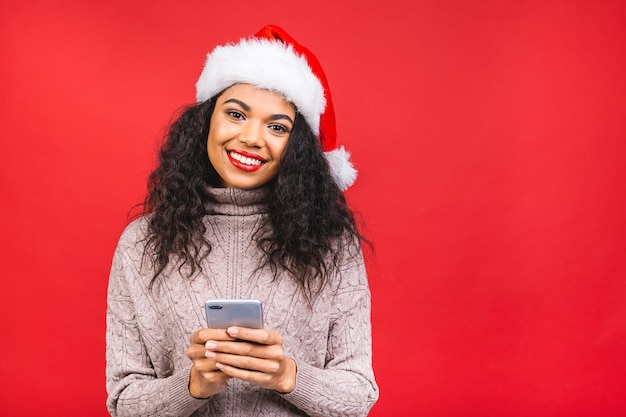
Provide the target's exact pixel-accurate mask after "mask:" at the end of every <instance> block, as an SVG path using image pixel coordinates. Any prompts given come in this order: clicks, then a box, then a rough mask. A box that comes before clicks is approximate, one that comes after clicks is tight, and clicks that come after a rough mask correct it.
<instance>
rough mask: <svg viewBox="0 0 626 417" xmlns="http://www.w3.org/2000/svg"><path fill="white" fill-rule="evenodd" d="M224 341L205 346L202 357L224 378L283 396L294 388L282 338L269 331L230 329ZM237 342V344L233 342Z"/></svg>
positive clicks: (292, 370) (291, 364)
mask: <svg viewBox="0 0 626 417" xmlns="http://www.w3.org/2000/svg"><path fill="white" fill-rule="evenodd" d="M226 334H227V335H228V336H230V340H225V338H223V337H222V338H215V339H210V340H208V341H207V342H206V343H205V348H206V352H205V355H206V357H207V358H208V359H209V360H214V361H215V367H216V368H217V369H219V370H221V371H222V373H224V374H225V375H227V376H228V377H232V378H238V379H241V380H243V381H250V382H254V383H256V384H258V385H259V386H261V387H262V388H266V389H273V390H276V391H279V392H282V393H288V392H291V391H293V390H294V388H295V386H296V362H295V361H294V360H293V359H291V358H288V357H286V356H285V352H284V349H283V337H282V335H281V334H280V333H278V332H276V331H273V330H268V329H247V328H243V327H229V328H228V329H227V330H226ZM234 339H237V341H233V340H234Z"/></svg>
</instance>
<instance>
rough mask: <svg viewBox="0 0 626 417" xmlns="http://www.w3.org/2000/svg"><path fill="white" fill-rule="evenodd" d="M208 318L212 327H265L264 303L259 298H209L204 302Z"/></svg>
mask: <svg viewBox="0 0 626 417" xmlns="http://www.w3.org/2000/svg"><path fill="white" fill-rule="evenodd" d="M204 310H205V312H206V320H207V323H208V326H207V327H209V328H211V329H226V328H228V327H230V326H239V327H248V328H250V329H262V328H263V304H262V303H261V301H259V300H239V299H228V300H226V299H224V300H207V301H206V302H205V303H204Z"/></svg>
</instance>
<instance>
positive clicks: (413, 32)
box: [0, 0, 626, 416]
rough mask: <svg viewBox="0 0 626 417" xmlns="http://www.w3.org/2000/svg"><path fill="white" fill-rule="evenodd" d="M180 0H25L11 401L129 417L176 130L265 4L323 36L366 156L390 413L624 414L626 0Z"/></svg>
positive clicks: (1, 235) (11, 265)
mask: <svg viewBox="0 0 626 417" xmlns="http://www.w3.org/2000/svg"><path fill="white" fill-rule="evenodd" d="M182 4H183V2H164V1H154V0H152V1H121V0H114V1H107V2H87V1H84V2H79V1H64V2H52V1H49V2H44V1H33V2H21V1H6V0H3V1H2V2H1V5H0V88H1V90H0V91H1V94H0V110H1V117H2V123H1V124H0V196H1V197H0V208H1V215H0V244H1V247H0V254H1V255H0V256H1V257H2V258H1V271H2V272H1V273H2V279H1V281H0V282H1V283H2V284H1V285H2V289H1V291H0V309H1V311H0V329H2V342H1V343H0V373H1V378H0V380H1V381H2V382H1V384H2V386H1V389H0V392H1V394H0V414H1V415H3V416H18V415H19V416H29V415H49V416H56V415H64V416H84V415H90V416H97V415H106V410H105V406H104V401H105V396H106V393H105V389H104V366H105V364H104V331H105V325H104V314H105V307H106V285H107V278H108V269H109V266H110V260H111V256H112V253H113V249H114V246H115V244H116V241H117V238H118V236H119V234H120V233H121V231H122V229H123V227H124V225H125V223H126V220H127V217H126V216H127V213H128V210H129V209H130V208H131V206H132V205H133V204H134V203H137V202H138V201H139V200H140V199H141V197H142V193H143V190H144V182H145V178H146V175H147V173H148V172H149V169H150V167H151V166H152V163H153V159H154V156H155V140H156V138H157V137H158V135H159V134H160V132H161V130H162V128H163V127H164V126H165V125H166V123H167V121H168V119H169V117H170V115H171V114H172V113H173V112H174V111H175V110H176V109H177V108H178V107H179V106H181V105H182V104H186V103H189V102H191V101H193V98H194V83H195V80H196V78H197V76H198V75H199V72H200V69H201V65H202V63H203V61H204V56H205V53H206V52H207V51H208V50H209V49H210V48H211V47H212V46H214V45H216V44H218V43H222V42H225V41H228V40H235V39H237V38H239V37H240V36H243V35H246V34H250V33H253V32H254V31H256V30H257V29H258V28H260V27H261V26H262V25H263V24H265V23H277V24H280V25H282V26H284V27H285V28H286V29H287V30H288V31H290V32H291V33H292V34H293V35H294V36H295V37H296V38H297V39H299V40H300V41H301V42H302V43H304V44H306V45H307V46H309V47H310V48H311V49H312V50H313V51H315V52H316V53H317V55H318V57H319V58H320V60H321V61H322V63H323V64H324V66H325V68H326V71H327V74H328V77H329V79H330V82H331V86H332V89H333V94H334V101H335V106H336V111H337V117H338V123H339V126H338V129H339V135H340V140H341V142H342V143H343V144H345V145H346V146H347V147H348V148H349V149H350V150H351V151H352V153H353V158H354V160H355V161H356V163H357V164H358V168H359V170H360V177H359V180H358V181H357V183H356V185H355V186H354V187H353V188H352V189H351V190H349V192H348V197H349V199H350V201H351V202H352V203H353V204H354V207H355V208H357V209H358V210H359V211H360V212H361V213H362V214H363V217H364V218H365V220H366V222H367V229H366V233H367V234H368V235H369V236H370V237H371V238H372V240H374V242H375V243H376V248H377V251H376V257H375V259H372V258H369V259H368V264H369V270H370V282H371V287H372V292H373V326H374V354H375V357H374V361H375V363H374V365H375V370H376V374H377V378H378V382H379V384H380V388H381V396H380V400H379V402H378V403H377V405H376V406H375V408H374V410H373V412H372V413H371V415H372V416H409V415H410V416H412V415H426V416H474V415H475V416H487V415H493V416H590V415H593V416H618V415H620V416H622V415H626V395H624V392H625V388H626V359H625V355H624V352H625V351H626V280H625V278H626V261H625V256H624V254H625V252H626V239H625V236H626V220H625V218H626V216H625V215H624V214H625V210H624V201H625V199H626V186H625V185H624V184H625V181H624V180H626V175H625V169H624V164H625V162H626V158H625V155H626V123H625V120H626V117H625V114H624V109H625V104H626V103H625V101H626V100H625V97H626V88H625V86H626V83H625V80H624V74H625V73H626V54H625V53H624V47H625V40H626V38H625V34H626V6H624V4H625V3H624V2H622V1H613V2H611V1H595V2H592V1H516V2H502V1H498V0H493V1H452V0H449V1H427V2H423V1H413V0H406V1H401V0H389V1H385V2H374V1H366V0H361V1H358V2H357V1H354V2H352V3H347V2H341V1H337V2H330V1H329V2H320V1H317V0H316V1H312V0H311V1H309V0H307V1H304V0H299V1H297V2H294V1H286V0H284V1H278V0H274V1H273V0H269V1H266V2H252V1H245V0H243V1H238V2H209V1H195V2H185V6H183V5H182Z"/></svg>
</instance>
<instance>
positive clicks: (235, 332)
mask: <svg viewBox="0 0 626 417" xmlns="http://www.w3.org/2000/svg"><path fill="white" fill-rule="evenodd" d="M228 334H229V335H231V336H237V335H238V334H239V329H237V328H235V327H229V328H228Z"/></svg>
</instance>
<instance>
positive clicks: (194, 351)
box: [187, 329, 235, 398]
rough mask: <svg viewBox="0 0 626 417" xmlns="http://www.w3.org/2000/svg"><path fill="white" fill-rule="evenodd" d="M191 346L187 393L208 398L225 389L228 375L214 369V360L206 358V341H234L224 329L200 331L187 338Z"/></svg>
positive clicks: (188, 353)
mask: <svg viewBox="0 0 626 417" xmlns="http://www.w3.org/2000/svg"><path fill="white" fill-rule="evenodd" d="M189 340H190V341H191V344H190V346H189V349H187V356H188V357H189V359H191V361H192V362H193V366H192V367H191V375H190V377H189V393H190V394H191V396H192V397H195V398H209V397H211V396H213V395H215V394H218V393H220V392H222V391H224V389H225V388H226V381H227V380H228V379H229V378H230V377H229V376H228V375H226V374H225V373H223V372H222V371H220V370H219V369H217V368H216V367H215V360H214V359H209V358H207V357H206V348H205V343H206V342H207V341H208V340H235V339H233V338H232V337H230V336H229V335H228V333H227V332H226V330H225V329H200V330H197V331H195V332H193V333H192V335H191V337H190V338H189Z"/></svg>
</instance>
